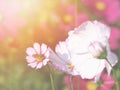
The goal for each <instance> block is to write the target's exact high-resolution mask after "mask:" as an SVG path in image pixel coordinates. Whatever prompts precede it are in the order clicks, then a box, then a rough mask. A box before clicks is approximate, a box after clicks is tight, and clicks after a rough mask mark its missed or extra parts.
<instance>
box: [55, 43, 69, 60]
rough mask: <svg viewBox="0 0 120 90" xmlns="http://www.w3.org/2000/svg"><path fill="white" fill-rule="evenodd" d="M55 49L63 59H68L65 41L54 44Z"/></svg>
mask: <svg viewBox="0 0 120 90" xmlns="http://www.w3.org/2000/svg"><path fill="white" fill-rule="evenodd" d="M55 51H56V52H57V55H58V56H59V57H60V58H62V59H63V60H65V61H68V60H69V59H70V53H69V52H68V49H67V47H66V44H65V42H59V44H57V45H56V48H55Z"/></svg>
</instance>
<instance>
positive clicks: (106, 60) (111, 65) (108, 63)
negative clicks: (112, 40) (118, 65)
mask: <svg viewBox="0 0 120 90" xmlns="http://www.w3.org/2000/svg"><path fill="white" fill-rule="evenodd" d="M106 61H107V62H108V64H109V65H110V67H111V68H113V66H112V64H111V63H110V62H109V61H108V59H107V58H106Z"/></svg>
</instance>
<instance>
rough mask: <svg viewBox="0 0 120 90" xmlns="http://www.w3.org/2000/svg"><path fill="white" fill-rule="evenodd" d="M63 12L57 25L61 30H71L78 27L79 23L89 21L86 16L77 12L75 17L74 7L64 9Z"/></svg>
mask: <svg viewBox="0 0 120 90" xmlns="http://www.w3.org/2000/svg"><path fill="white" fill-rule="evenodd" d="M64 10H65V12H64V13H63V15H62V17H61V23H60V24H59V27H60V28H61V30H67V31H68V30H72V29H73V28H74V27H76V26H78V25H80V24H81V23H83V22H84V21H87V20H88V19H89V18H88V16H87V14H85V13H83V12H80V11H77V15H75V6H74V5H70V6H68V7H65V9H64ZM75 19H76V20H75Z"/></svg>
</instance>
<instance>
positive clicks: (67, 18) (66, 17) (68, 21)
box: [63, 15, 72, 23]
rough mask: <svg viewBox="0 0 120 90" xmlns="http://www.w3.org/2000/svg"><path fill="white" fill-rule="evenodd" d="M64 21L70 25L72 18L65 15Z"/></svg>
mask: <svg viewBox="0 0 120 90" xmlns="http://www.w3.org/2000/svg"><path fill="white" fill-rule="evenodd" d="M63 20H64V21H65V22H66V23H70V22H71V21H72V17H71V16H70V15H65V16H64V17H63Z"/></svg>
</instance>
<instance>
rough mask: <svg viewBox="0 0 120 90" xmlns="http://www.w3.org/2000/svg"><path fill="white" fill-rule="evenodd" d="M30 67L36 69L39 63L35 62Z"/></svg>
mask: <svg viewBox="0 0 120 90" xmlns="http://www.w3.org/2000/svg"><path fill="white" fill-rule="evenodd" d="M28 66H30V67H32V68H35V67H36V66H37V62H34V63H30V64H28Z"/></svg>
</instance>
